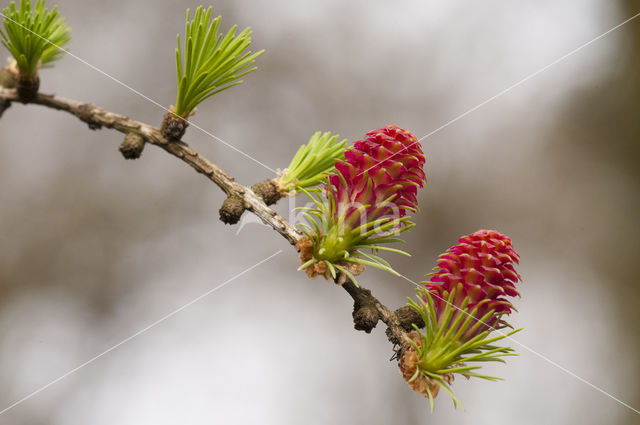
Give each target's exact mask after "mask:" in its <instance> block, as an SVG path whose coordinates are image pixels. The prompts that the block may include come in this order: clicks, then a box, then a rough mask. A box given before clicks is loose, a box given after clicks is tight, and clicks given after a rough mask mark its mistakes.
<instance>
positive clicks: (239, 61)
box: [174, 6, 263, 119]
mask: <svg viewBox="0 0 640 425" xmlns="http://www.w3.org/2000/svg"><path fill="white" fill-rule="evenodd" d="M211 12H212V8H211V7H209V8H208V9H206V10H204V8H203V7H202V6H200V7H198V8H197V9H196V13H195V15H194V17H193V20H190V12H189V10H188V9H187V22H186V28H185V38H186V42H185V46H184V55H183V51H182V45H181V42H180V35H178V48H177V49H176V66H177V77H178V97H177V100H176V104H175V107H174V113H175V114H176V115H178V116H180V117H182V118H185V119H186V118H188V117H189V115H191V113H192V112H193V110H194V109H195V108H196V106H197V105H199V104H200V103H201V102H202V101H204V100H205V99H207V98H209V97H211V96H213V95H214V94H216V93H220V92H221V91H223V90H226V89H228V88H230V87H233V86H236V85H238V84H241V83H242V80H240V78H242V77H243V76H244V75H247V74H248V73H250V72H252V71H255V70H256V69H257V68H256V67H254V66H253V64H254V62H255V59H256V58H257V57H258V56H259V55H260V54H262V52H263V50H261V51H259V52H256V53H252V52H251V51H245V50H246V49H247V48H248V47H249V45H250V44H251V29H250V28H246V29H245V30H243V31H242V32H241V33H239V34H238V35H236V34H235V32H236V28H237V26H236V25H234V26H233V27H231V29H230V30H229V31H228V32H227V33H226V34H225V35H222V34H220V33H218V30H219V28H220V20H221V17H220V16H218V17H217V18H214V19H211ZM183 57H184V60H183Z"/></svg>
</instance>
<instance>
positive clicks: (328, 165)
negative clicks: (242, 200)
mask: <svg viewBox="0 0 640 425" xmlns="http://www.w3.org/2000/svg"><path fill="white" fill-rule="evenodd" d="M339 139H340V136H339V135H337V134H335V135H333V136H332V135H331V133H330V132H328V131H327V132H326V133H322V132H320V131H318V132H316V133H315V134H314V135H313V136H311V139H309V143H308V144H306V145H302V146H300V149H298V152H297V153H296V155H295V156H294V157H293V159H292V160H291V164H290V165H289V167H287V168H286V169H285V170H284V171H283V173H282V176H281V177H280V178H279V179H278V185H279V186H280V189H281V191H282V192H284V193H291V192H294V191H299V190H300V189H306V188H309V187H312V186H316V185H317V184H319V183H320V182H321V181H322V179H323V178H324V177H325V176H326V175H327V173H329V172H330V171H331V170H333V167H334V165H335V163H336V161H339V160H343V159H344V151H345V149H346V147H347V139H342V140H340V141H339Z"/></svg>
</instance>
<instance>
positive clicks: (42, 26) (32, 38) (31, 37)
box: [0, 0, 71, 78]
mask: <svg viewBox="0 0 640 425" xmlns="http://www.w3.org/2000/svg"><path fill="white" fill-rule="evenodd" d="M44 5H45V1H44V0H38V1H36V6H35V9H34V8H32V6H31V0H21V1H20V7H19V8H16V4H15V2H11V4H10V5H9V7H6V8H4V10H3V11H2V13H3V14H4V16H5V18H4V20H3V24H4V31H2V30H1V29H0V35H2V44H3V45H4V46H5V47H6V48H7V49H9V52H11V55H13V57H14V59H15V60H16V63H17V66H18V70H19V71H20V74H21V75H22V76H23V77H25V78H31V77H34V76H35V75H36V74H37V72H38V67H39V66H41V65H42V66H47V65H50V64H51V63H52V62H53V61H56V60H58V59H60V57H61V56H62V54H63V52H62V51H61V50H60V49H59V47H61V46H63V45H65V44H66V43H68V42H69V40H71V35H70V31H71V28H69V26H67V24H66V23H65V21H64V18H63V17H62V16H60V14H59V13H58V10H57V6H54V7H53V9H52V10H51V11H49V10H47V9H46V8H45V7H44Z"/></svg>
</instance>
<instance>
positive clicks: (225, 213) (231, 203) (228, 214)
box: [220, 195, 245, 224]
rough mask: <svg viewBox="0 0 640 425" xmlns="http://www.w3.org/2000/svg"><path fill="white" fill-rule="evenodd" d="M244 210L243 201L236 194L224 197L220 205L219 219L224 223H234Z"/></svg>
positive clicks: (238, 219)
mask: <svg viewBox="0 0 640 425" xmlns="http://www.w3.org/2000/svg"><path fill="white" fill-rule="evenodd" d="M244 210H245V205H244V201H243V200H242V199H241V198H240V197H238V196H236V195H231V196H229V197H228V198H227V199H225V201H224V202H223V203H222V206H221V207H220V221H222V222H223V223H225V224H236V223H237V222H238V221H240V217H241V216H242V213H243V212H244Z"/></svg>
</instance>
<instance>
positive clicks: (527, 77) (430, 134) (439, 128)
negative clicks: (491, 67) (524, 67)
mask: <svg viewBox="0 0 640 425" xmlns="http://www.w3.org/2000/svg"><path fill="white" fill-rule="evenodd" d="M638 16H640V13H637V14H635V15H633V16H632V17H631V18H629V19H627V20H626V21H624V22H621V23H619V24H618V25H616V26H615V27H613V28H610V29H609V30H607V31H605V32H603V33H602V34H600V35H599V36H597V37H596V38H593V39H591V40H590V41H587V42H586V43H584V44H582V45H580V46H579V47H576V48H575V49H573V50H572V51H570V52H569V53H566V54H564V55H562V56H560V57H559V58H558V59H556V60H554V61H553V62H551V63H550V64H548V65H546V66H544V67H542V68H540V69H539V70H537V71H536V72H534V73H532V74H529V75H528V76H526V77H524V78H523V79H522V80H520V81H518V82H517V83H515V84H512V85H510V86H509V87H507V88H506V89H504V90H502V91H501V92H499V93H497V94H495V95H493V96H491V97H490V98H488V99H486V100H485V101H483V102H482V103H479V104H478V105H476V106H474V107H473V108H471V109H469V110H468V111H467V112H464V113H463V114H460V115H458V116H457V117H455V118H453V119H452V120H450V121H448V122H446V123H445V124H443V125H441V126H440V127H438V128H436V129H435V130H433V131H431V132H430V133H428V134H426V135H424V136H422V137H421V138H419V139H418V140H416V141H415V142H413V143H411V144H410V145H408V146H405V147H404V148H402V149H400V150H399V151H398V152H396V153H394V154H392V155H390V156H389V157H388V158H386V159H385V161H386V160H388V159H391V158H393V157H394V156H396V155H397V154H399V153H401V152H404V151H405V150H407V149H409V148H410V147H411V146H413V145H415V144H417V143H420V142H421V141H422V140H424V139H426V138H428V137H431V136H433V135H434V134H436V133H438V132H440V131H441V130H444V129H445V128H447V127H449V126H450V125H451V124H453V123H455V122H457V121H459V120H461V119H462V118H464V117H466V116H467V115H469V114H471V113H473V112H475V111H477V110H478V109H480V108H482V107H483V106H485V105H486V104H488V103H490V102H492V101H494V100H496V99H497V98H499V97H500V96H502V95H504V94H505V93H507V92H509V91H511V90H513V89H515V88H516V87H518V86H520V85H522V84H524V83H525V82H527V81H529V80H530V79H532V78H533V77H535V76H537V75H539V74H541V73H542V72H544V71H546V70H547V69H549V68H551V67H552V66H554V65H557V64H558V63H560V62H562V61H563V60H565V59H567V58H568V57H569V56H572V55H574V54H575V53H578V52H579V51H580V50H582V49H584V48H585V47H587V46H589V45H591V44H592V43H595V42H596V41H598V40H600V39H601V38H603V37H605V36H607V35H608V34H609V33H611V32H613V31H615V30H617V29H618V28H620V27H621V26H623V25H626V24H628V23H629V22H631V21H632V20H634V19H636V18H637V17H638ZM381 162H382V161H379V162H377V163H376V164H374V165H372V166H371V167H369V168H367V169H366V170H364V171H362V172H361V173H360V174H358V176H361V175H362V174H364V173H366V172H367V171H369V170H371V169H372V168H374V167H376V166H377V165H378V164H380V163H381Z"/></svg>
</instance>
